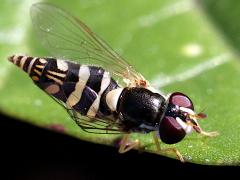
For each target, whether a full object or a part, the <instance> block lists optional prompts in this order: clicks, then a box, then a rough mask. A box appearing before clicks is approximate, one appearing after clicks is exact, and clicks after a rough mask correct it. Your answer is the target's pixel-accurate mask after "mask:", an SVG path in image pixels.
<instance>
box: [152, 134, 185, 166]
mask: <svg viewBox="0 0 240 180" xmlns="http://www.w3.org/2000/svg"><path fill="white" fill-rule="evenodd" d="M152 135H153V141H154V143H155V145H156V148H157V151H158V152H169V151H170V152H173V153H175V154H176V156H177V157H178V159H179V160H180V161H181V162H185V160H184V158H183V156H182V154H181V153H180V152H179V151H178V150H177V149H176V148H166V149H162V148H161V146H160V142H159V138H158V136H157V132H156V131H154V132H153V133H152Z"/></svg>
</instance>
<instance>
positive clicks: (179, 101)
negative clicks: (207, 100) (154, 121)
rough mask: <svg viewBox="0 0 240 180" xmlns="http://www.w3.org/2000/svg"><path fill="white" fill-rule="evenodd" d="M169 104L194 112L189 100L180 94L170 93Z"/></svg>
mask: <svg viewBox="0 0 240 180" xmlns="http://www.w3.org/2000/svg"><path fill="white" fill-rule="evenodd" d="M169 103H170V104H174V105H178V106H181V107H185V108H189V109H192V110H194V107H193V103H192V101H191V99H190V98H189V97H188V96H186V95H185V94H183V93H180V92H175V93H172V94H171V96H170V97H169Z"/></svg>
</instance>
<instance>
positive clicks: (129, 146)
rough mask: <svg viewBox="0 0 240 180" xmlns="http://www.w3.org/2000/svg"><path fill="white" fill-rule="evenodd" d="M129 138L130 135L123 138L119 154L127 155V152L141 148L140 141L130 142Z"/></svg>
mask: <svg viewBox="0 0 240 180" xmlns="http://www.w3.org/2000/svg"><path fill="white" fill-rule="evenodd" d="M129 136H130V134H124V136H123V138H122V140H121V142H120V147H119V150H118V152H119V153H125V152H127V151H129V150H131V149H133V148H135V147H138V148H139V147H140V142H139V140H135V141H133V142H130V141H129Z"/></svg>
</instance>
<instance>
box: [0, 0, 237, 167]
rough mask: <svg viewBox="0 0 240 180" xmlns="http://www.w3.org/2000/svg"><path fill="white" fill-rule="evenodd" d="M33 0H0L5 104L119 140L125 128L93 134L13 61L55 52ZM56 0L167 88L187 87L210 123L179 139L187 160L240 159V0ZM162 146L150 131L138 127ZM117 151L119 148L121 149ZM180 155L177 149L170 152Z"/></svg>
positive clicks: (0, 88)
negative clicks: (38, 31)
mask: <svg viewBox="0 0 240 180" xmlns="http://www.w3.org/2000/svg"><path fill="white" fill-rule="evenodd" d="M34 2H38V1H34V0H22V1H18V0H2V1H1V5H0V59H1V60H0V78H1V80H0V99H1V101H0V111H1V112H2V113H4V114H7V115H9V116H13V117H16V118H19V119H20V120H22V121H27V122H29V123H31V124H34V125H37V126H41V127H45V128H50V129H53V130H57V131H61V132H64V133H66V134H69V135H71V136H74V137H78V138H80V139H82V140H86V141H91V142H94V143H102V144H108V145H112V144H113V141H114V140H115V139H116V138H118V137H119V136H113V135H111V136H110V135H94V134H88V133H84V132H82V131H81V129H80V128H79V127H78V126H77V125H76V124H75V123H74V122H73V121H72V120H71V119H70V118H69V117H68V114H67V113H66V112H65V110H64V109H62V108H61V107H60V106H59V105H57V104H56V103H55V102H53V101H52V99H50V98H49V97H48V96H47V95H46V94H44V93H43V92H42V91H41V90H40V89H38V88H37V87H36V86H34V85H33V83H32V82H31V80H30V78H28V77H27V76H26V74H24V73H23V72H21V71H20V70H19V69H17V68H16V67H15V66H13V65H12V64H10V63H9V62H8V61H7V57H8V56H9V55H12V54H27V55H32V56H50V54H49V53H48V51H47V49H45V48H44V47H43V46H42V45H41V43H40V42H39V40H38V38H37V37H36V35H35V34H34V32H33V27H32V24H31V21H30V16H29V9H30V7H31V4H33V3H34ZM47 2H51V3H53V4H55V5H57V6H59V7H61V8H63V9H65V10H66V11H69V12H71V13H72V14H73V15H74V16H76V17H79V18H80V19H81V20H82V21H84V22H85V23H86V24H87V25H88V26H90V27H91V29H92V30H93V31H94V32H96V33H97V34H98V35H99V36H100V37H102V38H103V39H104V40H105V41H106V42H108V44H110V45H111V46H112V47H113V49H115V50H116V51H117V52H118V53H119V54H121V55H122V56H123V57H124V58H125V59H127V60H128V62H129V63H131V64H132V65H133V66H134V67H135V68H136V69H137V70H138V71H139V72H141V73H142V74H143V75H144V76H145V77H146V78H147V79H148V80H149V81H150V82H151V83H152V85H153V86H154V87H156V88H157V89H159V90H161V91H162V92H164V93H166V94H167V93H171V92H174V91H181V92H183V93H185V94H188V96H190V97H191V98H192V100H193V102H194V103H195V108H196V110H197V111H201V110H204V112H205V113H206V114H207V115H208V118H207V119H205V120H203V121H201V122H200V124H201V126H202V128H203V129H204V130H206V131H218V132H219V133H220V136H218V137H216V138H203V137H201V136H199V135H196V134H192V135H190V136H188V137H187V138H185V139H184V140H183V141H182V142H180V143H178V144H176V145H172V146H168V145H164V147H177V148H178V149H179V151H180V152H181V153H182V154H183V156H184V158H185V159H186V160H187V161H190V162H194V163H199V164H217V165H226V164H227V165H238V164H239V161H240V151H239V143H240V135H239V130H240V124H239V119H240V115H239V107H240V106H239V105H240V101H239V100H240V93H239V89H240V84H239V82H240V81H239V80H240V64H239V56H238V52H239V48H240V24H239V23H238V18H239V15H240V2H238V1H234V0H228V1H227V0H225V1H223V0H202V1H193V0H152V1H137V0H132V1H128V0H122V1H113V0H91V1H89V0H78V1H76V0H75V1H71V2H70V1H69V2H67V1H57V0H55V1H54V0H50V1H47ZM132 138H133V139H135V138H138V139H139V140H140V141H141V142H142V144H143V145H144V146H146V148H145V149H146V151H149V152H154V153H156V152H155V146H154V144H152V139H151V136H150V135H140V134H133V135H132ZM116 151H117V149H116ZM165 155H167V156H170V157H173V158H175V156H174V154H165Z"/></svg>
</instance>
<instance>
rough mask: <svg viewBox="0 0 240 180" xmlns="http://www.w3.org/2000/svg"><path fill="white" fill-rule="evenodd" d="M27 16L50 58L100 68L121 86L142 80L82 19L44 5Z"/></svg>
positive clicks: (37, 7) (34, 7) (33, 8)
mask: <svg viewBox="0 0 240 180" xmlns="http://www.w3.org/2000/svg"><path fill="white" fill-rule="evenodd" d="M30 13H31V18H32V22H33V25H34V28H35V29H36V31H37V33H38V35H39V37H40V39H41V41H42V42H43V43H44V46H45V47H46V48H47V49H48V50H49V51H50V52H51V53H52V55H53V56H55V57H57V58H62V59H68V60H72V61H75V62H77V63H80V64H89V65H95V66H100V67H103V68H104V69H105V70H106V71H108V72H110V73H111V74H112V76H114V77H115V78H117V80H118V81H120V83H121V81H122V82H125V83H129V84H131V85H132V86H134V85H136V82H138V81H142V82H144V81H145V79H144V78H143V76H142V75H141V74H139V73H137V72H136V71H135V70H134V68H133V67H132V66H130V65H129V64H128V63H127V62H126V61H125V60H124V59H123V58H122V57H120V56H119V55H118V54H117V53H116V52H115V51H114V50H112V49H111V48H110V47H109V46H108V45H107V44H106V43H105V42H104V41H103V40H102V39H101V38H99V37H98V36H97V35H96V34H95V33H94V32H92V31H91V29H90V28H89V27H88V26H86V25H85V24H84V23H83V22H82V21H81V20H79V19H77V18H75V17H73V16H72V15H70V14H69V13H67V12H65V11H64V10H62V9H60V8H57V7H55V6H53V5H50V4H47V3H37V4H33V5H32V7H31V11H30Z"/></svg>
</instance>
